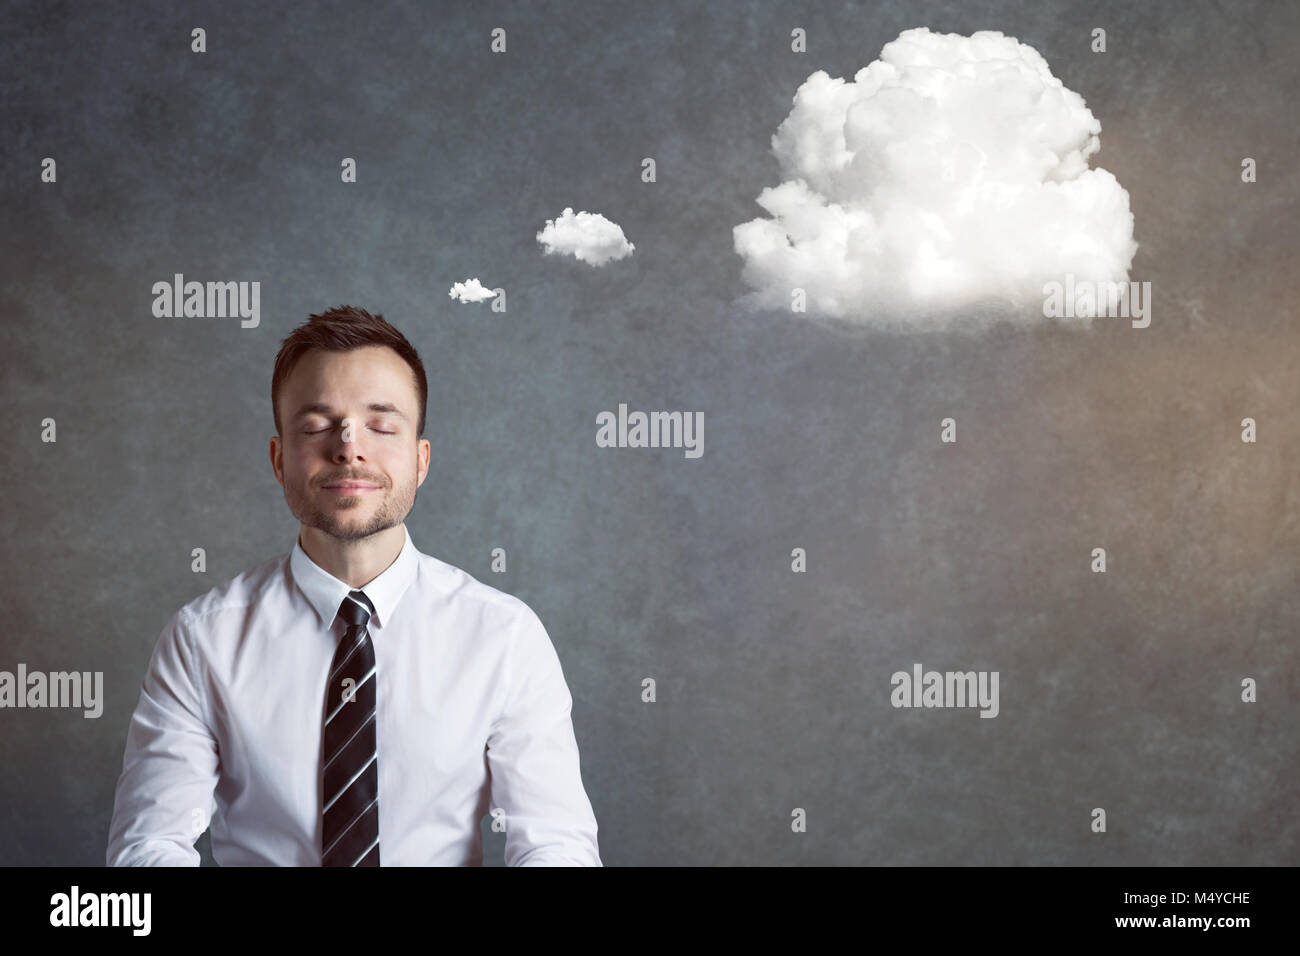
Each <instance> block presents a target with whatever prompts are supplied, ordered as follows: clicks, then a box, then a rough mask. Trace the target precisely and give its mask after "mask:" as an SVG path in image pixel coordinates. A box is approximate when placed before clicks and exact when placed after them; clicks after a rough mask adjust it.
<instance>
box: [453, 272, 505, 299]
mask: <svg viewBox="0 0 1300 956" xmlns="http://www.w3.org/2000/svg"><path fill="white" fill-rule="evenodd" d="M447 294H448V295H449V296H451V297H452V298H453V299H459V300H460V301H461V302H482V301H483V300H484V299H490V298H492V297H493V296H495V295H496V293H495V292H493V291H492V290H491V289H485V288H483V284H482V283H481V282H479V281H478V279H476V278H475V279H470V280H469V281H467V282H454V283H452V286H451V291H450V292H448V293H447Z"/></svg>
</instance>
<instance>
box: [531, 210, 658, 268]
mask: <svg viewBox="0 0 1300 956" xmlns="http://www.w3.org/2000/svg"><path fill="white" fill-rule="evenodd" d="M537 241H538V242H540V243H541V244H542V245H543V246H544V247H545V249H546V254H547V255H548V256H549V255H551V254H553V253H555V254H564V255H571V256H574V257H575V258H577V259H580V260H581V261H583V262H586V263H590V264H591V265H593V266H601V265H604V264H605V263H606V262H609V261H610V260H613V259H623V258H625V257H627V256H630V255H631V254H632V250H633V249H635V248H636V246H634V245H632V243H630V242H628V241H627V237H625V236H624V235H623V230H622V229H621V228H620V227H619V225H618V224H617V223H613V222H610V221H609V220H608V219H606V218H605V217H604V216H602V215H601V214H600V213H597V212H580V213H578V214H577V215H576V216H575V215H574V214H573V209H572V208H569V207H566V208H565V210H564V213H563V214H562V215H561V216H560V218H558V219H548V220H546V227H545V228H544V229H542V231H541V232H539V233H538V234H537Z"/></svg>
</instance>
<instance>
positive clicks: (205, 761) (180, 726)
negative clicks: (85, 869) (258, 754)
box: [107, 610, 218, 866]
mask: <svg viewBox="0 0 1300 956" xmlns="http://www.w3.org/2000/svg"><path fill="white" fill-rule="evenodd" d="M191 630H192V628H191V627H190V620H189V618H188V617H187V616H186V615H185V613H184V611H183V610H182V611H178V612H177V613H176V614H175V615H173V617H172V619H171V620H170V621H168V623H167V625H166V626H165V627H164V628H163V631H162V634H161V635H160V636H159V638H158V643H157V645H156V646H155V647H154V651H153V656H152V657H151V658H150V660H149V669H148V671H147V673H146V674H145V678H144V682H143V684H142V686H141V689H140V701H139V703H138V704H137V705H136V708H135V713H134V714H133V715H132V717H131V725H130V727H129V729H128V731H127V737H126V753H125V756H124V757H123V760H122V775H121V776H120V777H119V778H118V782H117V793H116V796H115V798H114V803H113V820H112V823H111V824H110V826H109V835H108V854H107V861H108V865H109V866H198V865H199V852H198V850H196V849H195V848H194V841H195V840H197V839H198V838H199V836H200V835H201V834H202V833H203V831H204V830H206V829H207V827H208V821H209V819H210V817H211V812H212V808H213V801H212V796H213V792H214V791H215V789H216V785H217V775H218V759H217V742H216V738H215V736H214V735H213V732H212V728H211V726H210V725H209V722H208V720H207V718H206V710H207V708H205V706H204V704H203V699H202V692H201V688H202V683H201V681H200V677H199V672H198V670H197V668H196V667H195V662H194V649H193V647H192V646H191V644H190V639H191V637H192V634H191V633H190V632H191Z"/></svg>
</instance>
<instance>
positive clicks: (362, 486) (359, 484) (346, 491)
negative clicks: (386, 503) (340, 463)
mask: <svg viewBox="0 0 1300 956" xmlns="http://www.w3.org/2000/svg"><path fill="white" fill-rule="evenodd" d="M324 487H325V490H326V491H329V492H332V493H333V494H336V495H364V494H367V493H369V492H371V491H378V490H379V486H378V485H373V484H371V483H370V482H368V481H337V482H332V483H331V484H328V485H325V486H324Z"/></svg>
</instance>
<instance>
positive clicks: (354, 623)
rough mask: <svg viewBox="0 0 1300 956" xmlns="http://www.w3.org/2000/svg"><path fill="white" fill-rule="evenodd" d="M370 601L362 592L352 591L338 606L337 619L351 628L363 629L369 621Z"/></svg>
mask: <svg viewBox="0 0 1300 956" xmlns="http://www.w3.org/2000/svg"><path fill="white" fill-rule="evenodd" d="M370 611H371V607H370V599H369V598H368V597H366V595H365V592H364V591H352V592H350V593H349V594H348V596H347V597H345V598H344V599H343V603H342V604H340V605H339V617H341V618H343V621H344V623H346V624H348V625H349V626H351V627H364V626H365V624H366V623H367V622H368V621H369V620H370Z"/></svg>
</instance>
